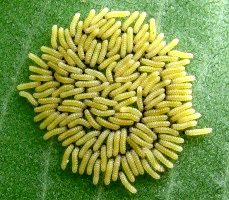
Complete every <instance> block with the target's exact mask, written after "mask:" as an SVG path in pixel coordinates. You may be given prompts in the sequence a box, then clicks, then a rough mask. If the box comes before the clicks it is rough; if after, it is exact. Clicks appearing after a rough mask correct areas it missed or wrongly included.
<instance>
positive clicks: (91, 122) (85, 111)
mask: <svg viewBox="0 0 229 200" xmlns="http://www.w3.org/2000/svg"><path fill="white" fill-rule="evenodd" d="M84 114H85V117H86V119H87V120H88V122H89V123H90V125H91V126H92V127H93V128H95V129H98V130H100V129H101V126H100V125H99V124H98V123H97V122H96V121H95V119H94V117H93V116H92V115H91V113H90V111H89V110H84Z"/></svg>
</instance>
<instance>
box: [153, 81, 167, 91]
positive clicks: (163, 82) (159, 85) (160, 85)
mask: <svg viewBox="0 0 229 200" xmlns="http://www.w3.org/2000/svg"><path fill="white" fill-rule="evenodd" d="M170 83H171V80H164V81H161V82H160V83H157V84H156V85H155V86H154V87H153V88H152V89H151V91H156V90H159V89H161V88H163V87H166V86H167V85H169V84H170Z"/></svg>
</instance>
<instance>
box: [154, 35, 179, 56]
mask: <svg viewBox="0 0 229 200" xmlns="http://www.w3.org/2000/svg"><path fill="white" fill-rule="evenodd" d="M178 42H179V40H178V39H177V38H175V39H173V40H172V41H171V42H170V43H169V44H167V45H166V46H165V47H164V48H163V49H162V50H161V51H160V52H159V53H158V55H159V56H162V55H165V54H166V53H168V52H169V51H170V50H172V49H173V48H174V47H175V46H177V44H178Z"/></svg>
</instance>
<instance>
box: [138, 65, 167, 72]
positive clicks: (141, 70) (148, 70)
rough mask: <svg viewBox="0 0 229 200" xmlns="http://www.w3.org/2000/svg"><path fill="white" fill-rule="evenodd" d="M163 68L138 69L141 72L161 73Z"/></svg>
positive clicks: (142, 67) (144, 67)
mask: <svg viewBox="0 0 229 200" xmlns="http://www.w3.org/2000/svg"><path fill="white" fill-rule="evenodd" d="M162 70H163V69H162V68H156V67H150V66H140V67H139V68H138V71H139V72H161V71H162Z"/></svg>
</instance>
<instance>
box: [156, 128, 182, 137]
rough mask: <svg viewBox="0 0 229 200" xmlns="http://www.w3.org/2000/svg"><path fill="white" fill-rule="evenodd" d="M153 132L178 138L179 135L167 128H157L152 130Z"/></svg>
mask: <svg viewBox="0 0 229 200" xmlns="http://www.w3.org/2000/svg"><path fill="white" fill-rule="evenodd" d="M153 131H154V132H155V133H167V134H170V135H173V136H178V135H179V132H178V131H176V130H174V129H171V128H169V127H157V128H154V129H153Z"/></svg>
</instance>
